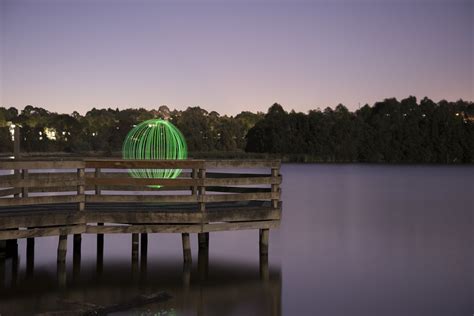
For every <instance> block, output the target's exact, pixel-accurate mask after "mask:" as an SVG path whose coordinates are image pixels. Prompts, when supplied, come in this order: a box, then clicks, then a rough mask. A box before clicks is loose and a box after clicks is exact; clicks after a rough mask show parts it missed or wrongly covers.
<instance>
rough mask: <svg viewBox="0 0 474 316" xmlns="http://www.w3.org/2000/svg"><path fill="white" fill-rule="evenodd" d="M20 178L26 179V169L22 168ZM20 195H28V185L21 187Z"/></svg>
mask: <svg viewBox="0 0 474 316" xmlns="http://www.w3.org/2000/svg"><path fill="white" fill-rule="evenodd" d="M21 178H22V179H23V180H26V179H28V169H22V171H21ZM21 196H22V197H24V198H25V197H28V187H22V188H21Z"/></svg>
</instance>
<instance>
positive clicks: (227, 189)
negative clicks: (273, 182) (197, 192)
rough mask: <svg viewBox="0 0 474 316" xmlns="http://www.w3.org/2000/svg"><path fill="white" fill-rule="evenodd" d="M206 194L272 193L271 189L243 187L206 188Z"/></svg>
mask: <svg viewBox="0 0 474 316" xmlns="http://www.w3.org/2000/svg"><path fill="white" fill-rule="evenodd" d="M206 192H225V193H259V192H271V188H255V187H252V188H243V187H214V186H212V187H206Z"/></svg>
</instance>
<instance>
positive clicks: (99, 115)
mask: <svg viewBox="0 0 474 316" xmlns="http://www.w3.org/2000/svg"><path fill="white" fill-rule="evenodd" d="M157 117H158V118H164V119H168V120H170V121H171V122H172V123H173V124H175V125H176V126H177V127H178V128H179V129H180V130H181V132H182V133H183V135H184V136H185V138H186V142H187V144H188V149H189V151H190V153H191V154H193V153H198V152H200V153H208V154H209V155H210V156H212V153H241V155H247V154H248V153H260V154H266V155H271V156H275V157H283V158H285V159H287V160H292V161H319V162H388V163H472V162H474V103H473V102H466V101H462V100H460V101H457V102H448V101H444V100H443V101H440V102H438V103H435V102H433V101H432V100H430V99H428V98H424V99H422V100H420V101H419V102H418V101H417V99H416V98H415V97H408V98H406V99H403V100H401V101H398V100H396V99H394V98H392V99H385V100H384V101H381V102H377V103H375V104H374V105H373V106H369V105H364V106H363V107H361V108H359V109H358V110H356V111H349V110H348V109H347V108H346V107H345V106H344V105H342V104H341V105H338V106H337V107H336V108H335V109H331V108H329V107H328V108H326V109H324V110H320V109H316V110H310V111H309V112H308V113H301V112H295V111H291V112H287V111H285V110H284V109H283V107H282V106H281V105H279V104H277V103H275V104H274V105H272V106H271V107H270V108H269V109H268V111H267V113H252V112H241V113H239V114H238V115H236V116H227V115H223V116H221V115H220V114H219V113H217V112H215V111H212V112H208V111H206V110H204V109H202V108H200V107H189V108H187V109H186V110H184V111H178V110H173V111H171V110H170V109H169V108H168V107H167V106H161V107H159V108H158V109H157V110H146V109H143V108H139V109H125V110H118V109H110V108H109V109H95V108H93V109H92V110H90V111H89V112H87V113H86V114H85V115H80V114H79V113H77V112H73V113H72V114H71V115H68V114H58V113H54V112H49V111H47V110H45V109H43V108H41V107H34V106H31V105H28V106H26V107H25V108H24V109H23V110H22V111H18V110H17V109H16V108H13V107H10V108H5V107H0V151H1V152H11V151H12V146H13V145H12V141H11V135H10V132H9V126H11V124H12V123H13V124H19V125H20V126H21V134H22V139H21V147H22V150H23V151H28V152H70V153H90V152H103V153H105V154H111V153H114V152H119V151H120V150H121V146H122V142H123V140H124V138H125V136H126V134H127V133H128V131H130V129H131V128H133V126H134V125H136V124H138V123H139V122H142V121H144V120H147V119H150V118H157Z"/></svg>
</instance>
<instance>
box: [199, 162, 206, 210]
mask: <svg viewBox="0 0 474 316" xmlns="http://www.w3.org/2000/svg"><path fill="white" fill-rule="evenodd" d="M199 178H200V179H201V180H202V181H204V180H205V179H206V169H199ZM205 196H206V187H205V186H204V185H201V186H199V198H200V199H201V202H199V211H201V212H204V211H205V210H206V202H205V201H204V198H205Z"/></svg>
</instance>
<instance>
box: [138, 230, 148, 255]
mask: <svg viewBox="0 0 474 316" xmlns="http://www.w3.org/2000/svg"><path fill="white" fill-rule="evenodd" d="M140 237H141V241H140V254H141V257H143V256H145V257H146V256H147V254H148V234H147V233H141V234H140Z"/></svg>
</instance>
